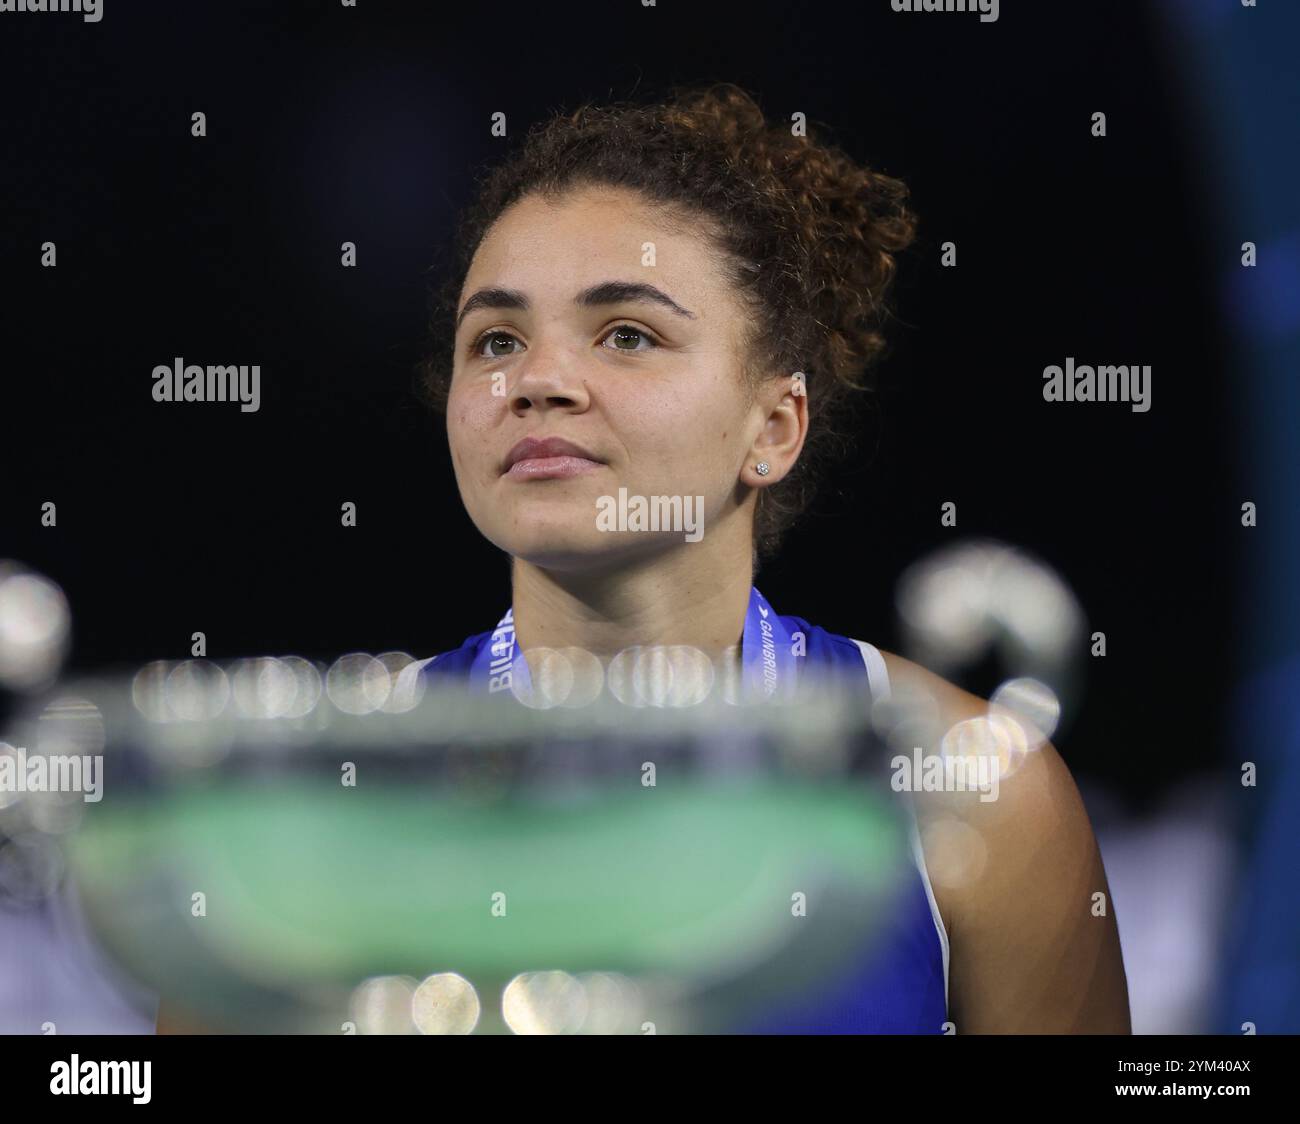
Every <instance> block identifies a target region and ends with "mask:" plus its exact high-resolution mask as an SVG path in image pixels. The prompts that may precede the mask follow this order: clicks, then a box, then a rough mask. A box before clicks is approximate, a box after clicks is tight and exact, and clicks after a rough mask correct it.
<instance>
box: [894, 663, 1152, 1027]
mask: <svg viewBox="0 0 1300 1124" xmlns="http://www.w3.org/2000/svg"><path fill="white" fill-rule="evenodd" d="M881 655H882V657H883V658H884V660H885V665H886V667H887V669H888V672H889V679H890V689H891V700H892V701H893V704H894V706H895V707H897V708H900V709H902V710H904V711H906V709H907V708H909V707H915V708H916V715H917V716H919V719H920V720H919V721H916V722H914V723H912V724H911V725H910V727H909V728H912V729H916V730H919V731H924V733H923V734H921V735H919V736H918V739H917V740H920V741H924V742H925V743H926V744H924V745H920V746H918V747H916V748H919V749H920V750H921V752H922V754H923V755H935V756H937V757H939V758H940V759H943V760H945V762H946V761H947V760H959V761H964V762H968V763H972V762H973V763H975V764H980V768H978V769H976V768H973V767H972V768H968V769H966V772H965V774H964V775H965V776H966V777H967V778H970V777H974V778H975V779H976V780H977V781H980V782H988V783H980V784H975V785H972V786H969V787H964V788H961V787H956V786H953V785H949V786H948V787H946V788H939V789H937V790H923V791H914V793H913V796H914V808H915V810H916V818H917V826H918V829H919V833H920V837H921V845H922V852H923V855H924V858H925V862H926V867H927V871H928V874H929V877H930V881H931V884H932V887H933V890H934V894H935V901H936V904H937V905H938V906H939V910H940V915H941V917H942V918H943V920H944V923H945V927H946V929H947V932H948V937H949V942H950V946H951V964H950V976H951V987H950V999H951V1004H952V1008H953V1016H954V1021H957V1022H958V1033H961V1032H962V1031H963V1029H964V1030H966V1031H976V1032H981V1031H983V1032H995V1033H996V1032H1017V1031H1018V1032H1023V1033H1069V1032H1085V1033H1086V1032H1094V1033H1097V1032H1108V1033H1128V1031H1129V1014H1128V995H1127V987H1126V982H1125V976H1124V967H1123V961H1122V958H1121V955H1120V946H1119V934H1118V928H1117V926H1116V923H1115V913H1114V906H1113V903H1112V901H1111V897H1110V890H1109V887H1108V885H1107V882H1106V874H1105V870H1104V867H1103V865H1102V861H1101V855H1100V852H1099V849H1098V847H1097V842H1096V838H1095V836H1094V833H1093V830H1092V824H1091V822H1090V820H1089V818H1088V814H1087V811H1086V810H1085V808H1084V805H1083V800H1082V798H1081V797H1080V795H1079V790H1078V787H1077V786H1076V785H1075V783H1074V778H1073V777H1072V776H1071V774H1070V770H1069V768H1068V767H1067V766H1066V764H1065V762H1064V761H1063V760H1062V758H1061V755H1060V754H1059V753H1058V752H1057V750H1056V748H1055V746H1053V745H1052V743H1051V741H1050V740H1048V739H1047V738H1045V737H1044V736H1043V735H1042V734H1041V733H1040V732H1039V731H1037V730H1035V729H1034V727H1033V725H1032V723H1030V722H1029V721H1028V720H1022V719H1020V718H1019V717H1018V716H1017V715H1015V714H1014V713H1012V712H1010V711H1007V710H1004V709H1002V708H990V706H989V703H988V702H987V701H986V700H984V699H981V698H980V697H979V696H977V695H974V694H971V693H970V692H969V691H965V690H963V689H962V688H960V687H957V686H956V685H954V684H953V683H950V682H949V681H948V680H946V679H944V678H943V677H942V676H939V675H936V674H934V673H933V672H931V671H929V670H927V669H926V668H924V667H922V666H921V665H920V664H917V663H915V662H913V661H912V660H909V659H906V658H904V657H902V656H898V655H895V654H893V653H890V652H882V653H881ZM980 758H988V760H987V761H985V762H983V763H980V761H979V759H980ZM994 762H996V770H997V771H996V773H994V772H993V771H992V768H991V767H992V766H993V764H994ZM986 765H987V766H989V767H990V768H987V769H986V768H985V766H986ZM953 775H961V774H957V773H954V774H953ZM963 1021H964V1026H963Z"/></svg>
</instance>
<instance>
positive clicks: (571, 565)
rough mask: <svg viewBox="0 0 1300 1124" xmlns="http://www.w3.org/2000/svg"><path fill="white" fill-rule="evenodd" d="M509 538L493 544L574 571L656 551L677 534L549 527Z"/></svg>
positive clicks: (547, 567)
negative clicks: (567, 530)
mask: <svg viewBox="0 0 1300 1124" xmlns="http://www.w3.org/2000/svg"><path fill="white" fill-rule="evenodd" d="M516 530H517V529H516ZM510 539H511V541H510V542H509V543H498V544H497V545H498V546H501V547H502V549H503V550H505V551H506V553H508V554H510V555H511V556H512V557H514V558H518V559H520V560H521V561H524V562H527V563H529V564H530V565H532V566H536V567H538V568H539V569H542V570H556V571H563V572H570V573H575V572H580V571H583V570H592V571H596V570H601V569H606V568H608V567H610V566H617V565H621V564H624V563H626V562H630V561H632V560H634V559H635V558H637V557H640V556H644V555H649V554H655V553H658V552H659V551H662V550H663V549H665V548H666V547H667V546H669V545H671V544H670V542H669V540H670V539H676V540H679V541H680V539H681V536H680V535H673V536H663V535H650V534H633V533H630V532H623V533H613V534H604V533H601V532H599V531H586V532H585V533H572V534H560V533H557V532H556V531H554V530H552V531H550V532H548V533H538V534H534V535H519V534H517V533H515V534H512V535H511V536H510Z"/></svg>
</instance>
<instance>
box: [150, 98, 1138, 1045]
mask: <svg viewBox="0 0 1300 1124" xmlns="http://www.w3.org/2000/svg"><path fill="white" fill-rule="evenodd" d="M905 196H906V189H905V188H904V187H903V185H902V184H901V183H899V182H898V181H897V180H894V179H891V178H889V177H886V176H883V175H879V174H876V173H874V172H872V171H870V170H868V169H865V168H862V167H860V166H858V165H856V164H855V163H854V162H853V161H852V160H851V159H849V158H848V157H847V156H846V155H845V154H843V153H842V152H840V151H839V150H837V149H833V148H829V147H826V146H821V145H818V144H815V143H813V142H812V141H811V140H809V139H807V138H805V137H803V136H799V135H794V133H793V132H792V130H790V129H787V128H784V127H782V126H769V125H768V124H767V123H766V122H765V120H764V118H763V115H762V113H761V112H760V110H759V109H758V107H757V106H756V105H755V104H754V102H753V101H752V100H751V99H750V98H749V97H748V96H747V95H746V94H744V93H743V92H742V91H740V90H738V89H737V88H735V87H733V86H730V85H720V86H715V87H711V88H708V89H705V90H699V91H685V92H679V93H676V94H674V96H673V97H672V98H671V99H670V100H668V101H667V102H665V103H663V104H658V105H651V106H628V105H621V106H613V107H590V106H588V107H584V108H582V109H580V110H579V111H578V112H576V113H574V114H573V115H572V116H570V117H560V118H555V119H552V120H551V121H549V122H548V123H546V124H545V125H544V127H541V128H539V129H536V130H534V131H533V133H531V134H530V135H529V137H528V139H527V141H526V143H525V144H524V146H523V148H522V150H521V151H520V152H519V153H518V155H516V156H515V157H513V158H512V159H511V160H509V161H508V162H507V163H505V164H504V165H502V166H501V167H499V168H497V169H495V170H494V171H493V173H492V174H491V175H490V177H489V178H488V180H487V181H486V182H485V183H484V185H483V187H482V191H481V194H480V197H479V199H478V201H477V203H476V204H475V206H474V207H473V208H472V210H471V211H470V212H469V214H468V216H467V219H466V221H465V223H464V224H463V227H462V231H461V257H460V259H459V263H458V269H457V271H456V274H455V276H453V277H452V278H451V283H450V286H449V287H448V289H446V290H445V291H444V295H443V309H442V313H441V316H440V321H439V323H440V324H442V325H446V326H448V328H449V329H450V331H448V332H446V333H444V335H445V337H446V338H445V339H444V341H443V346H441V347H440V348H438V349H436V351H435V354H434V355H433V356H432V357H431V358H430V360H429V361H428V362H427V364H426V365H425V377H426V380H427V388H428V390H429V391H430V392H431V394H432V396H433V398H434V399H435V401H436V402H437V403H438V404H439V405H440V406H441V407H442V408H444V409H445V412H446V420H447V433H448V438H449V443H450V448H451V455H452V461H453V464H454V467H455V474H456V479H457V482H458V485H459V487H460V492H461V496H462V499H463V501H464V504H465V507H466V509H467V511H468V512H469V515H470V516H471V518H472V519H473V521H474V523H475V525H476V526H477V527H478V529H479V530H480V531H481V532H482V534H483V535H484V536H485V537H486V538H487V539H488V540H489V541H491V542H492V543H493V544H495V545H496V546H497V547H499V548H500V549H501V550H502V551H504V552H506V553H507V554H508V555H509V556H510V557H511V559H512V586H513V595H512V605H511V611H510V612H508V613H507V614H506V617H505V618H503V620H502V621H501V623H500V624H499V625H498V627H497V629H495V630H493V631H491V632H484V633H482V634H480V635H478V636H474V637H471V638H470V639H469V640H467V641H466V642H465V643H464V644H463V645H462V646H461V648H459V649H457V650H455V651H453V652H448V653H445V654H443V655H442V656H440V657H437V658H435V659H434V660H432V661H426V663H425V665H424V669H423V674H425V675H427V676H440V675H458V676H467V677H469V679H470V680H471V683H472V684H473V685H474V686H475V687H476V688H477V689H480V690H504V689H506V688H512V689H514V690H515V691H516V692H518V691H519V689H520V686H521V684H520V683H519V682H518V681H516V680H517V677H518V676H521V675H522V676H528V677H529V678H534V677H536V676H537V673H538V671H539V666H538V665H537V663H536V660H535V659H533V660H532V661H531V666H530V659H529V657H528V656H527V653H529V652H530V651H532V650H537V649H581V650H582V651H584V652H586V653H591V654H593V655H594V656H595V657H596V658H597V659H599V660H600V661H601V663H602V665H606V666H608V665H609V663H610V661H612V660H613V658H614V657H615V656H616V655H617V653H619V652H621V651H623V650H624V649H627V648H629V647H633V646H636V645H643V646H644V645H689V646H691V647H693V648H695V649H698V650H701V651H703V652H706V653H709V654H710V655H711V656H712V657H713V658H714V659H715V660H716V661H718V662H719V663H720V664H721V666H723V667H724V668H725V667H726V666H727V664H728V661H730V662H731V663H732V664H733V665H736V666H737V668H738V670H739V672H740V674H741V675H743V676H744V677H745V678H746V679H747V680H749V681H750V682H751V683H754V684H757V685H759V686H760V687H761V686H762V685H764V684H769V685H770V684H771V683H772V682H773V677H776V678H777V679H781V678H786V679H788V678H789V677H792V676H798V675H799V674H801V673H802V668H801V666H800V665H801V662H802V663H806V664H817V665H819V666H822V667H831V666H839V667H847V666H849V665H850V664H852V665H854V666H856V668H857V673H858V674H859V675H860V677H861V684H862V690H863V692H864V695H868V694H869V695H873V696H876V697H879V696H880V695H883V694H885V693H887V692H889V691H890V690H891V689H892V690H893V691H895V692H903V691H908V692H927V693H928V694H929V695H930V696H932V697H933V698H934V699H935V700H936V702H937V704H938V706H939V709H940V713H941V715H942V717H943V726H944V727H945V728H947V729H951V728H952V727H956V726H958V725H959V724H960V723H963V722H972V721H974V722H978V721H981V720H984V719H985V716H986V715H987V706H986V704H985V703H984V702H983V701H981V700H980V699H978V698H975V697H973V696H971V695H969V694H967V693H966V692H964V691H962V690H960V689H958V688H956V687H954V686H952V685H951V684H949V683H947V682H945V681H943V680H942V679H939V678H938V677H936V676H934V675H932V674H930V673H928V672H927V671H925V670H924V669H923V668H921V667H919V666H917V665H915V664H913V663H911V662H909V661H907V660H904V659H902V658H900V657H898V656H895V655H893V654H891V653H888V652H884V653H882V652H879V651H878V650H877V649H876V648H874V647H873V646H871V645H866V644H860V643H858V642H855V641H851V640H849V639H848V638H845V637H840V636H837V635H835V634H833V633H830V632H827V631H825V630H822V629H818V628H813V627H812V626H809V625H807V623H806V622H803V621H800V620H799V619H798V618H792V617H784V618H783V617H780V616H779V615H778V614H776V613H774V612H772V610H771V609H770V608H769V607H768V605H767V603H766V602H765V601H764V600H763V599H762V597H761V596H760V595H759V594H758V592H757V591H756V590H755V589H754V588H753V575H754V570H755V567H756V564H757V561H758V560H759V559H761V558H762V557H765V556H767V555H770V554H771V553H772V552H773V551H774V550H775V548H776V546H777V544H778V542H779V540H780V537H781V535H782V533H783V532H784V531H785V530H786V528H787V527H788V526H789V525H790V523H791V522H792V521H793V520H794V518H795V517H796V516H797V515H798V514H799V512H800V511H801V510H802V509H803V508H804V506H805V505H806V504H807V502H808V500H809V499H810V497H811V491H812V486H813V481H814V478H815V474H816V472H817V471H818V470H819V469H820V468H821V467H822V462H823V461H824V459H825V457H826V454H827V452H828V451H829V450H830V449H831V448H832V447H833V446H835V445H836V443H837V438H838V437H839V436H840V434H841V431H842V430H843V429H844V420H843V417H842V415H843V411H844V407H845V406H846V404H847V400H848V398H849V396H850V395H851V394H852V393H853V392H854V390H855V389H856V388H858V387H860V386H861V385H862V382H863V379H864V376H865V374H866V372H867V371H868V369H869V368H870V366H871V364H872V361H873V360H874V359H876V358H877V356H878V355H879V353H880V352H881V350H882V348H883V343H884V341H883V337H882V333H881V327H882V321H883V319H884V315H885V313H884V305H883V299H884V297H885V294H886V291H887V290H888V287H889V284H890V280H891V277H892V275H893V273H894V270H895V255H896V254H897V253H898V252H899V251H900V250H902V249H903V248H905V247H906V246H907V245H908V244H909V243H910V241H911V239H912V236H913V227H914V220H913V217H912V215H911V214H910V213H909V211H908V210H907V209H906V208H905V206H904V199H905ZM439 323H436V324H435V327H438V326H439ZM616 497H619V501H618V502H619V503H620V504H622V506H623V507H624V509H628V508H630V507H631V506H633V505H634V504H635V502H636V500H637V499H638V498H641V499H643V500H645V501H647V502H650V501H651V500H652V498H654V497H664V498H666V499H667V500H676V501H677V503H676V504H671V505H670V504H667V503H665V504H664V505H663V509H662V510H663V513H664V514H665V515H673V516H677V513H678V512H679V511H680V512H681V515H680V517H678V518H665V519H662V520H658V521H656V529H640V530H638V529H632V527H631V526H629V525H628V521H627V520H626V519H624V520H623V521H621V522H620V521H619V520H617V519H611V518H598V515H599V514H600V513H602V512H604V513H605V515H609V513H610V510H611V505H612V504H613V502H614V499H615V498H616ZM624 498H625V499H626V502H624ZM688 520H689V521H690V522H691V524H692V525H690V526H686V525H684V524H685V523H686V522H687V521H688ZM633 526H635V524H633ZM692 531H694V534H692ZM770 630H774V631H770ZM795 632H799V633H801V634H802V635H803V637H804V638H805V640H806V651H804V652H798V653H797V654H795V646H794V645H792V644H791V643H789V638H790V636H791V634H793V633H795ZM762 639H767V640H769V641H773V642H770V643H768V644H766V645H765V644H763V643H761V640H762ZM764 651H766V653H767V659H764ZM520 652H523V653H524V654H525V659H524V660H520V659H519V658H518V655H519V653H520ZM597 671H598V674H603V672H602V671H601V669H597ZM926 748H928V749H929V750H931V751H933V750H935V749H937V748H938V747H937V746H930V747H926ZM916 814H917V818H918V824H919V827H920V831H919V833H918V839H919V840H920V841H921V847H920V850H919V853H918V859H919V860H921V861H920V862H919V863H918V869H917V882H916V892H915V894H914V895H913V898H912V899H911V900H912V901H913V903H914V905H915V908H914V909H913V910H912V912H911V913H909V914H908V915H907V916H906V917H904V918H903V919H902V920H901V922H900V924H902V925H903V926H905V928H906V931H905V932H901V933H900V934H898V949H897V952H896V954H892V953H891V955H890V958H889V961H888V963H887V964H885V965H884V966H883V968H882V969H881V970H880V971H878V972H877V974H876V975H875V976H874V977H872V978H870V979H865V980H861V981H858V984H857V985H856V986H857V987H858V991H857V992H856V993H855V994H854V995H853V996H852V997H851V998H850V1000H849V1004H848V1007H846V1008H844V1009H841V1010H839V1011H823V1012H821V1013H818V1012H815V1011H799V1012H792V1013H791V1015H790V1019H789V1021H788V1023H787V1024H786V1026H785V1027H784V1028H786V1029H795V1030H859V1031H882V1032H912V1033H943V1032H944V1031H945V1029H947V1030H948V1031H949V1032H951V1030H952V1029H953V1027H954V1026H955V1029H956V1032H957V1033H988V1032H1117V1033H1127V1032H1128V1031H1129V1016H1128V1002H1127V995H1126V989H1125V980H1124V971H1123V964H1122V961H1121V957H1120V948H1119V941H1118V935H1117V931H1116V925H1115V919H1114V912H1113V910H1112V909H1110V908H1109V891H1108V889H1107V886H1106V880H1105V874H1104V871H1103V869H1102V865H1101V861H1100V857H1099V854H1098V850H1097V846H1096V843H1095V840H1094V838H1093V834H1092V830H1091V827H1090V825H1089V822H1088V818H1087V815H1086V813H1085V811H1084V809H1083V806H1082V803H1081V801H1080V799H1079V795H1078V792H1077V791H1076V789H1075V786H1074V784H1073V782H1072V780H1071V778H1070V775H1069V773H1068V771H1067V769H1066V767H1065V766H1064V764H1063V763H1062V762H1061V759H1060V758H1059V756H1058V755H1057V753H1056V752H1055V750H1054V749H1053V748H1052V747H1051V745H1050V744H1043V745H1042V746H1041V747H1040V748H1039V749H1037V750H1036V751H1035V752H1033V753H1032V754H1030V755H1029V756H1028V757H1027V758H1026V760H1025V761H1024V763H1023V765H1022V766H1021V767H1020V768H1019V769H1018V770H1017V771H1016V772H1015V774H1014V775H1013V776H1011V777H1009V778H1007V779H1006V780H1005V781H1004V782H1003V784H1002V786H1001V792H1000V794H999V799H998V800H996V801H990V802H984V801H979V800H977V799H970V800H958V799H955V798H953V797H951V796H945V797H943V798H942V803H941V804H940V803H936V802H934V801H931V803H930V804H929V805H928V806H927V805H926V804H919V805H918V807H917V812H916ZM972 848H977V849H978V850H979V856H978V859H979V861H971V859H972V855H971V853H970V852H971V850H972ZM931 876H932V877H931ZM1097 895H1103V897H1102V898H1101V899H1100V900H1102V901H1103V902H1105V903H1106V907H1105V908H1104V909H1103V910H1102V911H1100V913H1099V912H1098V909H1097V907H1096V903H1097V901H1098V900H1099V899H1098V897H1097ZM855 1020H856V1021H855ZM946 1023H947V1024H951V1025H949V1026H947V1027H945V1024H946ZM161 1025H162V1022H161V1021H160V1027H161ZM769 1029H782V1027H781V1026H772V1027H770V1028H769Z"/></svg>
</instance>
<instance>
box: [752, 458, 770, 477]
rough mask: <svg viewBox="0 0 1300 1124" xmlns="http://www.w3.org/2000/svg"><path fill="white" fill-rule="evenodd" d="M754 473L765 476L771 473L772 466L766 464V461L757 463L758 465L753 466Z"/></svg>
mask: <svg viewBox="0 0 1300 1124" xmlns="http://www.w3.org/2000/svg"><path fill="white" fill-rule="evenodd" d="M754 471H755V472H757V473H758V474H759V476H766V475H767V474H768V473H769V472H771V471H772V466H771V465H770V464H768V463H767V461H759V462H758V464H756V465H754Z"/></svg>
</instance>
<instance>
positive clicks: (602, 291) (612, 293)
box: [456, 281, 695, 331]
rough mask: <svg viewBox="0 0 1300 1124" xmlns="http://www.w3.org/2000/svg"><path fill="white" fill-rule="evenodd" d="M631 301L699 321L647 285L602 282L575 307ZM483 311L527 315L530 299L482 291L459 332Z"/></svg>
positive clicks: (585, 291)
mask: <svg viewBox="0 0 1300 1124" xmlns="http://www.w3.org/2000/svg"><path fill="white" fill-rule="evenodd" d="M630 301H650V302H652V303H654V304H657V305H660V306H662V307H663V308H666V309H668V310H669V311H670V312H672V313H674V314H675V315H677V316H684V317H686V318H687V319H688V320H694V319H695V313H693V312H690V311H688V310H687V309H685V308H683V307H682V306H681V305H679V304H678V303H677V302H676V301H675V300H673V298H672V297H670V296H669V295H668V294H667V293H665V292H664V291H663V290H662V289H657V288H655V286H653V285H647V284H646V283H645V282H644V281H602V282H601V283H600V284H599V285H592V286H591V287H590V288H587V289H583V290H582V292H580V293H579V294H578V295H577V296H576V297H574V298H573V303H574V304H576V305H578V306H579V307H580V308H595V307H597V306H599V305H606V304H626V303H628V302H630ZM479 308H514V309H520V310H522V311H527V309H528V298H527V297H526V296H524V294H523V293H521V292H520V291H519V290H518V289H497V288H490V289H479V290H478V291H477V292H476V293H474V295H473V296H471V297H470V298H469V300H467V301H466V302H465V304H464V306H463V307H462V308H461V310H460V313H459V315H458V316H457V317H456V330H457V331H459V330H460V326H461V324H462V323H463V322H464V320H465V317H466V316H468V315H469V314H470V313H471V312H473V311H474V310H475V309H479Z"/></svg>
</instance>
